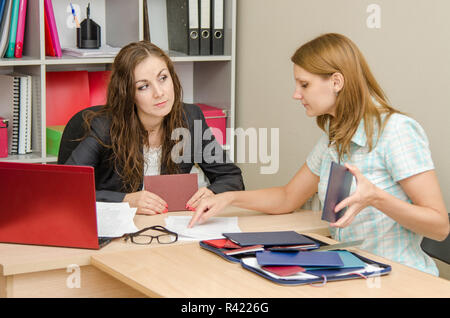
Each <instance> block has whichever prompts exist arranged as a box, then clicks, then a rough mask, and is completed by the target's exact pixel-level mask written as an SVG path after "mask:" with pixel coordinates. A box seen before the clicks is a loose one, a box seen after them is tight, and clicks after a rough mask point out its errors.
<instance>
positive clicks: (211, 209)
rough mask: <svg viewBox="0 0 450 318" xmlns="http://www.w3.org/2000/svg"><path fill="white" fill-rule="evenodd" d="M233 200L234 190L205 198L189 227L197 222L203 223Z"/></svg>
mask: <svg viewBox="0 0 450 318" xmlns="http://www.w3.org/2000/svg"><path fill="white" fill-rule="evenodd" d="M231 202H232V192H224V193H220V194H215V195H212V196H209V197H206V198H204V199H203V200H202V201H201V202H200V204H199V205H198V206H197V209H196V210H195V213H194V216H193V217H192V219H191V221H190V222H189V225H188V228H191V227H193V226H194V225H195V224H196V223H198V224H202V223H203V222H205V221H206V220H207V219H209V218H210V217H212V216H213V215H216V214H217V213H219V212H221V211H222V210H223V209H224V208H225V207H227V206H228V205H230V204H231Z"/></svg>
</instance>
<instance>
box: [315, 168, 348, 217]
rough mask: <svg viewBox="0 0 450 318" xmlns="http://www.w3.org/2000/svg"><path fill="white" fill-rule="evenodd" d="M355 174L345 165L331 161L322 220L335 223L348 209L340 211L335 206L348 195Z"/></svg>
mask: <svg viewBox="0 0 450 318" xmlns="http://www.w3.org/2000/svg"><path fill="white" fill-rule="evenodd" d="M352 180H353V175H352V173H351V172H350V171H349V170H348V169H347V168H346V167H344V166H342V165H339V164H337V163H336V162H331V168H330V177H329V178H328V186H327V193H326V195H325V202H324V206H323V212H322V220H325V221H328V222H331V223H334V222H336V221H337V220H339V219H340V218H341V217H342V216H343V215H344V213H345V211H346V210H347V208H346V207H345V208H343V209H342V210H340V211H339V212H338V213H335V212H334V208H335V207H336V205H338V204H339V202H341V201H342V200H344V199H345V198H346V197H348V195H349V193H350V188H351V186H352Z"/></svg>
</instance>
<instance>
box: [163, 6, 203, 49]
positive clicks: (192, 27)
mask: <svg viewBox="0 0 450 318" xmlns="http://www.w3.org/2000/svg"><path fill="white" fill-rule="evenodd" d="M198 1H199V0H171V1H167V2H166V6H167V31H168V38H169V50H173V51H177V52H180V53H184V54H187V55H199V53H200V35H199V32H200V29H199V10H198V9H199V8H198Z"/></svg>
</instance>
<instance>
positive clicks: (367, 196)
mask: <svg viewBox="0 0 450 318" xmlns="http://www.w3.org/2000/svg"><path fill="white" fill-rule="evenodd" d="M345 167H346V168H348V170H349V171H350V172H351V173H352V174H353V175H354V176H355V178H356V190H355V192H354V193H353V194H352V195H350V196H349V197H347V198H345V199H344V200H342V201H341V202H339V204H338V205H336V208H335V209H334V212H336V213H337V212H339V211H340V210H342V209H343V208H345V207H347V211H346V212H345V214H344V215H343V216H342V217H341V218H340V219H339V220H338V221H337V222H335V223H331V224H330V226H333V227H339V228H344V227H346V226H348V225H350V223H352V222H353V219H354V218H355V216H356V215H357V214H358V213H359V212H361V210H362V209H364V208H365V207H368V206H373V205H374V203H375V201H376V199H377V193H378V190H379V189H378V188H377V187H376V186H375V185H374V184H373V183H371V182H370V181H369V180H368V179H367V178H366V177H364V175H363V174H362V173H361V172H360V171H359V169H358V168H356V167H355V166H351V165H349V164H347V163H346V164H345Z"/></svg>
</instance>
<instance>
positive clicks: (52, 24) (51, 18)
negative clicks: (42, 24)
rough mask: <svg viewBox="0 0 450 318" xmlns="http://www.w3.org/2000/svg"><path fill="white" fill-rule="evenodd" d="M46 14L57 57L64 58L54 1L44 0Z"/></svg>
mask: <svg viewBox="0 0 450 318" xmlns="http://www.w3.org/2000/svg"><path fill="white" fill-rule="evenodd" d="M44 9H45V14H46V15H47V21H48V26H49V27H50V37H51V39H52V43H53V46H54V49H55V54H56V56H57V57H61V56H62V52H61V45H60V44H59V37H58V30H57V28H56V21H55V14H54V13H53V4H52V0H44Z"/></svg>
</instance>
